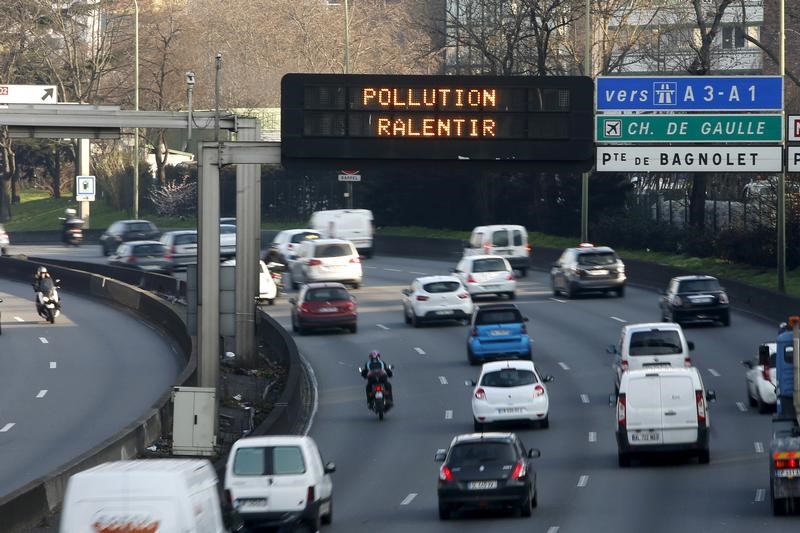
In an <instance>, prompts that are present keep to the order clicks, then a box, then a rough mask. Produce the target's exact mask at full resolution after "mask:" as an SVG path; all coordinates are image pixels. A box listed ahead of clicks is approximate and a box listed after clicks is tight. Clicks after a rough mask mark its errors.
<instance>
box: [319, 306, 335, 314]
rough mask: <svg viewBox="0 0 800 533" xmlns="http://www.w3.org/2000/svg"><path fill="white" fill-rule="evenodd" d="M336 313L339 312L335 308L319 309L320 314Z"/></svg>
mask: <svg viewBox="0 0 800 533" xmlns="http://www.w3.org/2000/svg"><path fill="white" fill-rule="evenodd" d="M336 311H338V309H336V308H335V307H320V308H319V312H320V313H335V312H336Z"/></svg>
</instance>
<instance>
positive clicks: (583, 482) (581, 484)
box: [578, 476, 589, 487]
mask: <svg viewBox="0 0 800 533" xmlns="http://www.w3.org/2000/svg"><path fill="white" fill-rule="evenodd" d="M588 484H589V476H581V477H580V478H579V479H578V486H579V487H585V486H586V485H588Z"/></svg>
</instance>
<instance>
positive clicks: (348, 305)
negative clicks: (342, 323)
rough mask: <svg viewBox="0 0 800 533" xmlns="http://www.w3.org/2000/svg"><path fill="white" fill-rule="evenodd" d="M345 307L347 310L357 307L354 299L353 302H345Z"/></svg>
mask: <svg viewBox="0 0 800 533" xmlns="http://www.w3.org/2000/svg"><path fill="white" fill-rule="evenodd" d="M343 307H344V310H345V311H352V310H353V309H355V307H356V304H354V303H353V302H352V301H351V302H345V304H344V306H343Z"/></svg>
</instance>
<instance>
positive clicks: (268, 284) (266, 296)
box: [221, 259, 278, 305]
mask: <svg viewBox="0 0 800 533" xmlns="http://www.w3.org/2000/svg"><path fill="white" fill-rule="evenodd" d="M221 265H222V266H231V267H235V266H236V259H228V260H227V261H223V262H222V263H221ZM277 297H278V286H277V285H276V284H275V278H274V277H273V276H272V273H271V272H270V271H269V267H268V266H267V265H266V264H265V263H264V261H259V262H258V294H257V295H256V296H255V299H256V302H258V303H259V304H264V303H267V304H269V305H273V304H274V303H275V298H277Z"/></svg>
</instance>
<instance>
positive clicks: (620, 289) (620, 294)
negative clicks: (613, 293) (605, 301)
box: [617, 285, 625, 298]
mask: <svg viewBox="0 0 800 533" xmlns="http://www.w3.org/2000/svg"><path fill="white" fill-rule="evenodd" d="M624 296H625V286H624V285H623V286H621V287H618V288H617V297H619V298H622V297H624Z"/></svg>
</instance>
